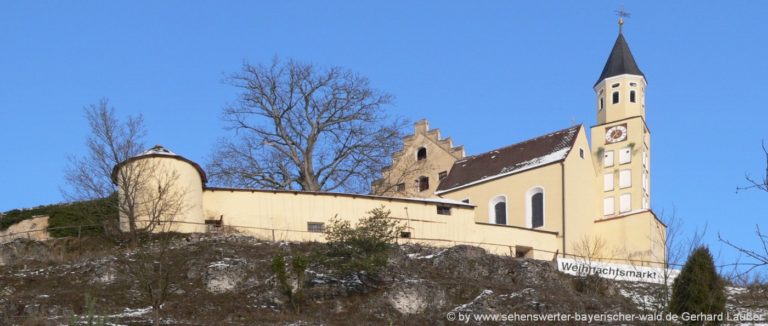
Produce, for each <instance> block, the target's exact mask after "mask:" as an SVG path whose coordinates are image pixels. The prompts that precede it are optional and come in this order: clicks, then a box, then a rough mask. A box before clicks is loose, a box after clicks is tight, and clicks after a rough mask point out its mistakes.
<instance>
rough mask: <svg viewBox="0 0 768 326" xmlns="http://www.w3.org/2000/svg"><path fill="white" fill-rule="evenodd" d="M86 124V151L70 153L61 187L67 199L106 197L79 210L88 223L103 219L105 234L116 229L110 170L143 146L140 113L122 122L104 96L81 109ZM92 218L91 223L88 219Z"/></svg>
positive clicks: (114, 193)
mask: <svg viewBox="0 0 768 326" xmlns="http://www.w3.org/2000/svg"><path fill="white" fill-rule="evenodd" d="M83 112H84V117H85V120H86V121H87V123H88V127H89V131H90V133H89V135H88V137H87V139H86V147H87V149H88V151H87V154H86V155H84V156H82V157H75V156H70V157H69V158H68V161H69V162H68V165H67V167H66V168H65V172H64V175H65V180H66V182H67V185H68V187H67V188H63V189H62V193H63V195H64V197H65V198H66V199H67V200H68V201H72V202H74V201H87V200H95V199H102V198H104V199H106V200H104V203H105V204H106V205H89V206H88V211H82V212H79V214H82V217H83V219H82V220H85V221H89V223H97V222H103V221H105V220H106V223H104V225H103V227H104V230H105V233H108V234H109V233H115V232H117V216H116V214H115V212H118V199H117V196H116V190H117V189H116V187H115V185H114V184H113V182H112V170H113V168H114V167H115V166H116V165H117V164H118V163H120V162H123V161H125V160H127V159H128V158H130V157H133V156H136V155H138V154H139V153H141V151H142V150H143V148H144V144H143V142H142V139H143V138H144V136H145V135H146V129H145V128H144V119H143V117H142V116H141V115H138V116H129V117H127V119H126V120H125V122H122V121H120V119H118V117H117V114H116V111H115V108H114V107H111V106H110V105H109V101H108V100H107V99H101V100H100V101H99V103H98V104H92V105H89V106H87V107H85V108H83ZM90 221H92V222H90Z"/></svg>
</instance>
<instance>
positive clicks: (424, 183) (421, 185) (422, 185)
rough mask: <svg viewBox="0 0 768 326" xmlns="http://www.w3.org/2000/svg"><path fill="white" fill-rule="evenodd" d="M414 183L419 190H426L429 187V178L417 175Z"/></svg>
mask: <svg viewBox="0 0 768 326" xmlns="http://www.w3.org/2000/svg"><path fill="white" fill-rule="evenodd" d="M416 184H417V186H418V189H419V191H420V192H421V191H424V190H427V189H429V178H428V177H424V176H422V177H419V179H418V180H416Z"/></svg>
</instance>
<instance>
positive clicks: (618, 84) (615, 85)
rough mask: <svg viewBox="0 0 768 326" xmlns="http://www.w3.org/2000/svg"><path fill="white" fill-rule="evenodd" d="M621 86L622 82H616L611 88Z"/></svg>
mask: <svg viewBox="0 0 768 326" xmlns="http://www.w3.org/2000/svg"><path fill="white" fill-rule="evenodd" d="M619 86H621V84H620V83H616V84H613V85H611V88H617V87H619Z"/></svg>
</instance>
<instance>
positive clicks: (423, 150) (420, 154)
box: [416, 147, 427, 161]
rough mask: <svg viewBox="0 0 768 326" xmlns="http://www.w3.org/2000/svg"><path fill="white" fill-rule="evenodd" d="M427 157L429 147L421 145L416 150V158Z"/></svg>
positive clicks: (424, 158) (423, 158)
mask: <svg viewBox="0 0 768 326" xmlns="http://www.w3.org/2000/svg"><path fill="white" fill-rule="evenodd" d="M426 159H427V149H426V148H424V147H420V148H419V150H418V151H417V152H416V160H417V161H421V160H426Z"/></svg>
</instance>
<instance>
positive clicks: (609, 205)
mask: <svg viewBox="0 0 768 326" xmlns="http://www.w3.org/2000/svg"><path fill="white" fill-rule="evenodd" d="M615 213H616V211H615V210H614V208H613V197H605V198H604V199H603V215H605V216H608V215H613V214H615Z"/></svg>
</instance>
